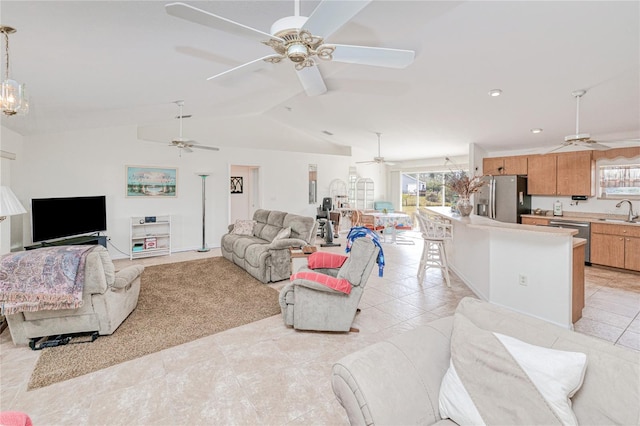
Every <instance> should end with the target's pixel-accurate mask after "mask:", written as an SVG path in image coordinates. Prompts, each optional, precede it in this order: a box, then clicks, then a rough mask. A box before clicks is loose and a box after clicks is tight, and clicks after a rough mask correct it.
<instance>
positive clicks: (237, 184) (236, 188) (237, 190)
mask: <svg viewBox="0 0 640 426" xmlns="http://www.w3.org/2000/svg"><path fill="white" fill-rule="evenodd" d="M242 185H243V178H242V176H231V193H232V194H242Z"/></svg>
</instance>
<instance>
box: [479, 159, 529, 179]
mask: <svg viewBox="0 0 640 426" xmlns="http://www.w3.org/2000/svg"><path fill="white" fill-rule="evenodd" d="M482 171H483V173H484V174H485V175H491V176H497V175H526V174H527V156H526V155H516V156H513V157H492V158H484V159H483V160H482Z"/></svg>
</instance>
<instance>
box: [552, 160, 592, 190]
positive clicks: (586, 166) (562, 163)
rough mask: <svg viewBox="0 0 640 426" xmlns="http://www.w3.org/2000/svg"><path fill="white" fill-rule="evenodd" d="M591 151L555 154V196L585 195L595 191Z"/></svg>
mask: <svg viewBox="0 0 640 426" xmlns="http://www.w3.org/2000/svg"><path fill="white" fill-rule="evenodd" d="M592 152H593V151H575V152H567V153H562V154H556V157H557V163H556V171H557V177H556V180H557V191H556V193H557V195H586V196H588V197H593V196H594V195H596V191H595V170H596V169H595V162H594V161H593V157H592Z"/></svg>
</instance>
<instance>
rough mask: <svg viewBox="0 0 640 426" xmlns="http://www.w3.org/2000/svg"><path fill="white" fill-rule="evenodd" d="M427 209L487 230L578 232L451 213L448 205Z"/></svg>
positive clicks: (471, 226)
mask: <svg viewBox="0 0 640 426" xmlns="http://www.w3.org/2000/svg"><path fill="white" fill-rule="evenodd" d="M427 209H428V210H431V211H433V212H434V213H437V214H439V215H441V216H444V217H446V218H448V219H450V220H455V221H457V222H460V223H464V224H465V225H467V226H469V227H470V228H482V229H487V230H489V231H491V230H499V231H507V232H534V233H538V234H547V235H550V236H567V235H575V234H577V233H578V231H577V230H575V229H568V228H554V227H550V226H536V225H522V224H520V223H506V222H499V221H497V220H494V219H489V218H488V217H485V216H477V215H475V214H472V215H470V216H467V217H463V216H460V215H459V214H454V213H452V212H451V208H449V207H427ZM523 216H524V215H523ZM538 217H539V216H538Z"/></svg>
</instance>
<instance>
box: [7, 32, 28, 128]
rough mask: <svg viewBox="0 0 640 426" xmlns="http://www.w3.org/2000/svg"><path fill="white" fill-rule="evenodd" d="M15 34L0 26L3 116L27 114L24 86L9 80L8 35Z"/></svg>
mask: <svg viewBox="0 0 640 426" xmlns="http://www.w3.org/2000/svg"><path fill="white" fill-rule="evenodd" d="M15 32H16V29H15V28H12V27H7V26H4V25H0V33H2V34H4V43H5V73H4V77H5V78H4V80H3V81H2V90H1V91H0V109H2V112H3V113H4V114H5V115H9V116H11V115H16V114H20V115H24V114H26V113H27V112H29V102H28V100H27V94H26V92H25V87H24V84H19V83H18V82H17V81H15V80H11V79H10V78H9V34H13V33H15Z"/></svg>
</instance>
